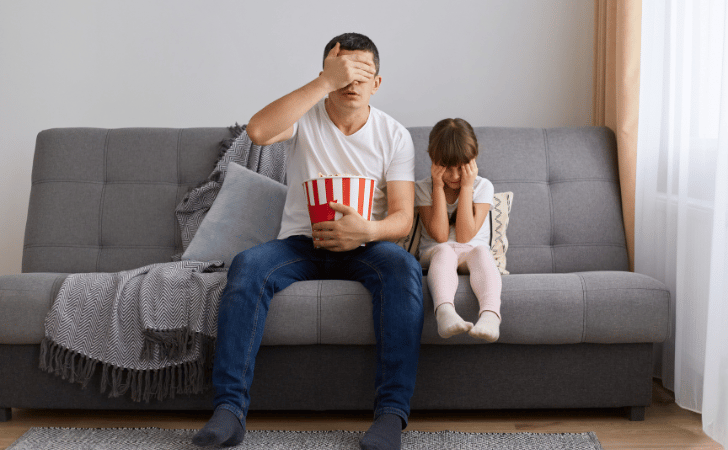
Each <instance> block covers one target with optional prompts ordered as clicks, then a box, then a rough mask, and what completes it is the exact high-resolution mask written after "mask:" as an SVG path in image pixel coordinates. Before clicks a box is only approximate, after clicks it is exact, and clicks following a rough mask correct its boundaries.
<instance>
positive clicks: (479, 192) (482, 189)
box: [415, 176, 494, 257]
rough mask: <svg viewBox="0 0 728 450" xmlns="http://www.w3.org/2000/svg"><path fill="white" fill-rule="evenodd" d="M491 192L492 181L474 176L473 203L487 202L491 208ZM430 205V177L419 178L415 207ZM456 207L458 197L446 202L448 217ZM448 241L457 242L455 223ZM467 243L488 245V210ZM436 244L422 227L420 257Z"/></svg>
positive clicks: (451, 227) (416, 187) (492, 189)
mask: <svg viewBox="0 0 728 450" xmlns="http://www.w3.org/2000/svg"><path fill="white" fill-rule="evenodd" d="M493 194H494V188H493V183H491V182H490V180H488V179H487V178H483V177H480V176H478V177H476V178H475V182H474V184H473V204H475V203H488V204H490V205H491V209H493ZM431 205H432V177H428V178H425V179H424V180H419V181H417V182H416V183H415V207H419V206H431ZM457 207H458V199H455V203H452V204H450V203H447V216H448V217H450V216H451V215H452V213H453V212H455V210H457ZM447 241H448V242H457V240H456V239H455V224H453V225H450V235H449V236H448V238H447ZM467 244H469V245H472V246H473V247H476V246H478V245H487V246H490V211H489V212H488V215H487V216H486V217H485V221H483V225H482V226H481V227H480V230H478V232H477V233H476V234H475V236H474V237H473V239H471V240H470V242H467ZM436 245H437V241H435V240H434V239H432V238H431V237H430V235H429V234H427V230H426V229H425V227H424V226H423V227H422V238H421V240H420V255H421V256H420V257H422V256H425V255H427V251H428V250H431V249H432V248H433V247H435V246H436Z"/></svg>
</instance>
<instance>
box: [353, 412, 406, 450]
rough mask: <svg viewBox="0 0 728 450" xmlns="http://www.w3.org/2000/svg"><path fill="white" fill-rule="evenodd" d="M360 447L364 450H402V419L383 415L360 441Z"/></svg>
mask: <svg viewBox="0 0 728 450" xmlns="http://www.w3.org/2000/svg"><path fill="white" fill-rule="evenodd" d="M359 447H361V449H362V450H400V449H401V448H402V418H401V417H399V416H398V415H396V414H382V415H381V416H379V417H377V419H376V420H375V421H374V423H373V424H372V426H371V427H369V430H368V431H367V432H366V434H365V435H364V437H363V438H361V441H359Z"/></svg>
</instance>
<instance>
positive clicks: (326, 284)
mask: <svg viewBox="0 0 728 450" xmlns="http://www.w3.org/2000/svg"><path fill="white" fill-rule="evenodd" d="M65 277H66V275H63V274H23V275H10V276H4V277H0V312H2V315H0V317H2V320H3V322H0V323H2V327H1V328H0V344H10V343H23V344H37V343H40V341H41V339H42V337H43V322H44V319H45V316H46V315H47V313H48V310H49V309H50V306H51V303H52V301H53V299H54V298H55V295H56V292H57V291H58V289H59V288H60V285H61V284H62V282H63V280H64V279H65ZM459 280H460V285H459V286H458V291H457V297H456V299H455V308H456V309H457V311H458V312H459V313H460V315H461V316H462V317H463V318H464V319H466V320H469V321H474V320H476V318H477V314H478V304H477V300H476V298H475V295H474V294H473V291H472V289H471V288H470V286H469V284H468V277H467V276H460V278H459ZM423 288H424V307H425V323H424V330H423V334H422V343H423V344H436V345H451V344H468V345H480V344H482V345H486V342H485V341H483V340H480V339H474V338H471V337H470V336H468V335H460V336H454V337H451V338H449V339H443V338H441V337H440V336H439V335H438V334H437V324H436V322H435V316H434V310H433V309H434V308H433V303H432V298H431V297H430V294H429V291H428V290H427V283H426V282H423ZM501 300H502V306H501V314H502V316H503V323H502V325H501V336H500V339H499V340H498V342H499V343H503V344H577V343H582V342H586V343H600V344H621V343H641V342H645V343H646V342H662V341H664V340H665V338H666V336H667V333H668V323H669V304H670V292H669V290H668V289H667V288H666V287H665V285H664V284H662V283H660V282H658V281H656V280H654V279H653V278H650V277H648V276H645V275H640V274H635V273H632V272H579V273H571V274H522V275H507V276H504V277H503V291H502V296H501ZM292 323H295V324H296V326H291V324H292ZM374 343H375V341H374V327H373V325H372V306H371V295H370V294H369V292H368V291H367V290H366V289H365V288H364V286H363V285H362V284H361V283H358V282H355V281H346V280H315V281H299V282H296V283H293V284H292V285H291V286H289V287H288V288H286V289H284V290H283V291H280V292H278V293H277V294H276V295H275V296H274V297H273V300H272V302H271V306H270V311H269V314H268V319H267V321H266V326H265V333H264V335H263V345H313V344H335V345H351V344H353V345H372V344H374Z"/></svg>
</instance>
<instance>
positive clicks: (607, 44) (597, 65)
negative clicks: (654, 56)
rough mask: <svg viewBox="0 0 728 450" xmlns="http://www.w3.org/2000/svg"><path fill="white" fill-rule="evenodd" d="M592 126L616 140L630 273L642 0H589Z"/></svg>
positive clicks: (632, 264)
mask: <svg viewBox="0 0 728 450" xmlns="http://www.w3.org/2000/svg"><path fill="white" fill-rule="evenodd" d="M594 21H595V23H594V101H593V111H592V125H600V126H601V125H606V126H607V127H609V128H611V129H612V130H613V131H614V133H615V135H616V136H617V147H618V149H619V156H618V158H619V181H620V184H621V188H622V212H623V215H624V228H625V233H626V237H627V252H628V254H629V266H630V270H633V269H634V204H635V201H634V199H635V175H636V165H637V122H638V116H639V93H640V32H641V21H642V1H641V0H594Z"/></svg>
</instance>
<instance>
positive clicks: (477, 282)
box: [415, 119, 502, 342]
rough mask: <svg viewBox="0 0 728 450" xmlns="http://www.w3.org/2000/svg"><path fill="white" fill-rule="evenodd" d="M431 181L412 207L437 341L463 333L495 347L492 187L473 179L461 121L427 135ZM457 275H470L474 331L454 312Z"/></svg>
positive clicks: (418, 187)
mask: <svg viewBox="0 0 728 450" xmlns="http://www.w3.org/2000/svg"><path fill="white" fill-rule="evenodd" d="M427 152H428V153H429V154H430V159H431V160H432V167H431V169H430V173H431V175H432V176H431V177H430V178H426V179H424V180H420V181H418V182H417V183H416V184H415V206H417V207H419V212H420V217H421V219H422V224H423V225H424V228H425V229H424V230H423V233H422V239H421V241H420V262H421V263H422V265H423V266H425V267H427V264H429V271H428V274H427V285H428V287H429V288H430V294H431V295H432V299H433V301H434V303H435V317H436V319H437V331H438V333H439V334H440V336H442V337H444V338H448V337H450V336H453V335H456V334H460V333H465V332H468V333H469V334H470V335H471V336H474V337H477V338H481V339H485V340H487V341H489V342H495V341H496V340H498V336H499V335H500V331H499V329H500V322H501V318H500V303H501V301H500V295H501V286H502V285H501V277H500V273H499V272H498V269H497V267H496V265H495V260H494V259H493V255H492V254H491V252H490V221H489V220H486V219H487V217H488V212H489V211H490V207H491V205H492V204H493V184H492V183H491V182H490V181H488V180H487V179H485V178H482V177H479V176H478V166H477V164H476V162H475V160H476V157H477V156H478V141H477V139H476V137H475V133H474V132H473V128H472V127H471V126H470V124H469V123H468V122H466V121H465V120H463V119H444V120H441V121H440V122H438V123H437V124H436V125H435V126H434V127H433V128H432V131H431V132H430V143H429V146H428V149H427ZM458 269H460V270H461V272H464V271H465V269H467V270H469V272H470V285H471V286H472V288H473V292H475V296H476V297H477V298H478V302H479V303H480V314H479V318H478V321H477V323H476V324H475V325H473V324H472V323H471V322H466V321H465V320H463V318H462V317H460V315H459V314H458V313H457V312H456V311H455V304H454V303H453V301H454V299H455V291H456V290H457V286H458Z"/></svg>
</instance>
